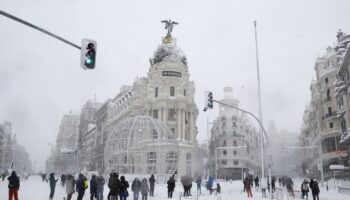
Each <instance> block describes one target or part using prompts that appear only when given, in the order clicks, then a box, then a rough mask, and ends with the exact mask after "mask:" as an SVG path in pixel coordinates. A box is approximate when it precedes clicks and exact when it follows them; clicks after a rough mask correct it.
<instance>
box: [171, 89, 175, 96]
mask: <svg viewBox="0 0 350 200" xmlns="http://www.w3.org/2000/svg"><path fill="white" fill-rule="evenodd" d="M170 96H172V97H173V96H175V87H170Z"/></svg>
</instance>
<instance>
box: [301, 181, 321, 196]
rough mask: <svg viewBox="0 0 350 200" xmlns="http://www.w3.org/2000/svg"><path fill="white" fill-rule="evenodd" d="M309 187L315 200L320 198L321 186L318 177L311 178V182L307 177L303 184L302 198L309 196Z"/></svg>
mask: <svg viewBox="0 0 350 200" xmlns="http://www.w3.org/2000/svg"><path fill="white" fill-rule="evenodd" d="M309 188H310V189H311V193H312V197H313V200H319V194H320V188H319V187H318V182H317V180H316V179H311V180H310V182H309V181H308V180H307V179H305V180H304V181H303V182H302V184H301V198H302V199H304V198H305V197H306V199H308V198H309V191H310V190H309Z"/></svg>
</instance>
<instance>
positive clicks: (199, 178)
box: [196, 176, 202, 194]
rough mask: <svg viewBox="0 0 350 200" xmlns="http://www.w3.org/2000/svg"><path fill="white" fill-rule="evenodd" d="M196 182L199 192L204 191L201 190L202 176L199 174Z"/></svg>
mask: <svg viewBox="0 0 350 200" xmlns="http://www.w3.org/2000/svg"><path fill="white" fill-rule="evenodd" d="M196 183H197V192H199V194H202V191H201V185H202V177H200V176H198V177H197V179H196Z"/></svg>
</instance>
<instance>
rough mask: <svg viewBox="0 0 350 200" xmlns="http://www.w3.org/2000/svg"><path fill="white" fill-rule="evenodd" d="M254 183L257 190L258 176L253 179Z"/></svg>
mask: <svg viewBox="0 0 350 200" xmlns="http://www.w3.org/2000/svg"><path fill="white" fill-rule="evenodd" d="M254 183H255V188H259V177H258V176H256V177H255V179H254Z"/></svg>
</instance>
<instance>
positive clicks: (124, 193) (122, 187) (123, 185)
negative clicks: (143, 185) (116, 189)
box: [119, 176, 129, 200]
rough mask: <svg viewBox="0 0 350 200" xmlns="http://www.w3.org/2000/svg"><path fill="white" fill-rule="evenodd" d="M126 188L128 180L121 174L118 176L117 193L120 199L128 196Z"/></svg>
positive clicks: (122, 199) (123, 199)
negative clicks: (118, 185) (118, 186)
mask: <svg viewBox="0 0 350 200" xmlns="http://www.w3.org/2000/svg"><path fill="white" fill-rule="evenodd" d="M128 188H129V183H128V181H126V180H125V177H124V176H121V177H120V193H119V197H120V200H126V199H127V197H128V196H129V193H128Z"/></svg>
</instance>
